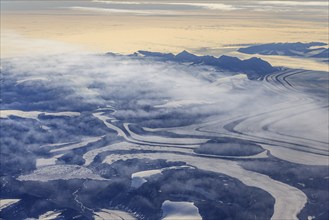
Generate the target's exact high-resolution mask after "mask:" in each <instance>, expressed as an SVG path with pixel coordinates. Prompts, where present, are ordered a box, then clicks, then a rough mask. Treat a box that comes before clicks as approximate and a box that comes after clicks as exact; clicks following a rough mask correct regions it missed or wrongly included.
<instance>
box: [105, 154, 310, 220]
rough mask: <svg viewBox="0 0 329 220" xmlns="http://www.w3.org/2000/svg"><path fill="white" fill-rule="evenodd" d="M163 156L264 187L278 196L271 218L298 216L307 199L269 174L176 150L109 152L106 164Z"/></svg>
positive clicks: (248, 184)
mask: <svg viewBox="0 0 329 220" xmlns="http://www.w3.org/2000/svg"><path fill="white" fill-rule="evenodd" d="M133 158H139V159H145V158H147V159H153V160H155V159H163V158H166V159H167V160H168V161H182V162H186V163H187V164H189V165H191V166H195V167H197V168H199V169H202V170H207V171H211V172H216V173H221V174H225V175H228V176H231V177H233V178H236V179H238V180H240V181H241V182H243V183H244V184H245V185H247V186H251V187H257V188H260V189H262V190H264V191H266V192H268V193H269V194H271V195H272V196H273V197H274V199H275V204H274V213H273V215H272V217H271V219H273V220H277V219H298V218H297V214H298V213H299V212H300V210H301V209H302V208H303V207H304V206H305V204H306V202H307V197H306V195H305V194H304V193H303V192H302V191H300V190H299V189H297V188H294V187H292V186H289V185H287V184H284V183H282V182H279V181H276V180H273V179H271V178H270V177H269V176H266V175H264V174H259V173H256V172H252V171H248V170H245V169H243V168H242V167H240V166H239V165H238V164H237V163H236V162H234V161H229V160H221V159H212V158H203V157H197V156H191V155H179V154H173V153H142V154H129V155H109V156H107V157H106V158H105V160H104V161H103V162H104V163H109V164H111V163H113V162H115V161H118V160H127V159H133Z"/></svg>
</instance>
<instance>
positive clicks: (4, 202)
mask: <svg viewBox="0 0 329 220" xmlns="http://www.w3.org/2000/svg"><path fill="white" fill-rule="evenodd" d="M19 201H20V199H0V211H1V210H2V209H5V208H7V207H9V206H11V205H12V204H15V203H17V202H19Z"/></svg>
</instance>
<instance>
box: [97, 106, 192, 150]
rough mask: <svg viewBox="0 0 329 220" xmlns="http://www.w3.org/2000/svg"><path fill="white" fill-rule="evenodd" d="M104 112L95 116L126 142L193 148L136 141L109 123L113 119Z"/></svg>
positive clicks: (182, 146) (174, 145)
mask: <svg viewBox="0 0 329 220" xmlns="http://www.w3.org/2000/svg"><path fill="white" fill-rule="evenodd" d="M103 113H104V112H96V113H93V116H94V117H96V118H98V119H99V120H101V121H103V123H104V124H105V125H106V126H107V127H108V128H110V129H112V130H114V131H116V132H117V133H118V136H120V137H122V138H124V139H125V140H126V141H128V142H130V143H135V144H148V145H156V146H165V147H168V146H171V147H181V148H185V147H186V148H191V147H193V144H192V145H182V144H170V143H169V144H166V143H153V142H145V141H140V140H136V139H134V138H133V137H131V136H130V135H129V133H128V131H127V133H128V135H127V134H126V133H125V132H124V131H123V130H122V129H121V128H119V127H117V126H115V125H113V124H111V123H109V122H107V120H109V119H110V120H111V119H113V118H108V117H107V116H104V115H102V114H103Z"/></svg>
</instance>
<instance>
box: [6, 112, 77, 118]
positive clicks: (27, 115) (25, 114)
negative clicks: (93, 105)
mask: <svg viewBox="0 0 329 220" xmlns="http://www.w3.org/2000/svg"><path fill="white" fill-rule="evenodd" d="M40 114H45V115H49V116H69V117H73V116H79V115H80V113H79V112H39V111H20V110H0V118H8V117H9V116H17V117H21V118H31V119H35V120H37V119H38V116H39V115H40Z"/></svg>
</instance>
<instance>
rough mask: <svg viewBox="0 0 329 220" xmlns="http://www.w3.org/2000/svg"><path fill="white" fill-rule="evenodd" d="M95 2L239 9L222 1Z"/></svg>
mask: <svg viewBox="0 0 329 220" xmlns="http://www.w3.org/2000/svg"><path fill="white" fill-rule="evenodd" d="M92 2H95V3H104V4H115V5H179V6H187V7H193V8H201V9H208V10H224V11H231V10H237V9H239V8H238V7H236V6H233V5H231V4H223V3H204V2H162V1H158V2H148V1H145V2H132V1H106V0H93V1H92Z"/></svg>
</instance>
